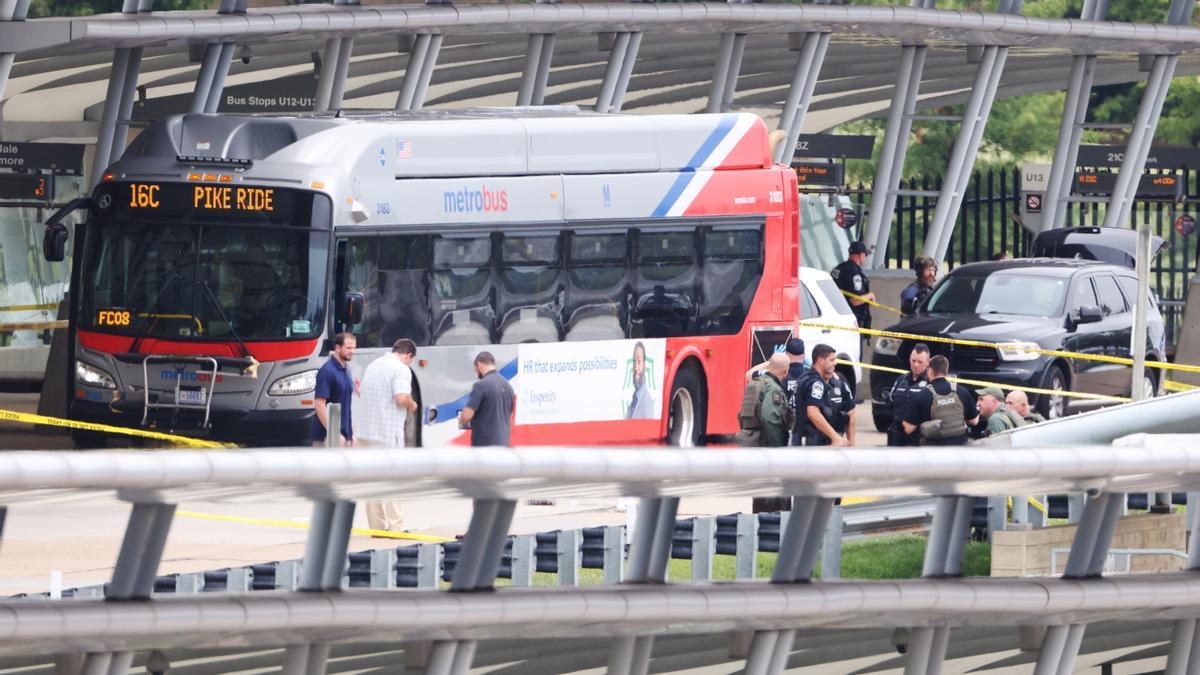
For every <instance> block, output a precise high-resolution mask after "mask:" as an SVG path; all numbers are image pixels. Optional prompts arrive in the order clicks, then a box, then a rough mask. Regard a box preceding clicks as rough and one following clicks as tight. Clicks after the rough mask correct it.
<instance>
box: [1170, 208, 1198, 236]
mask: <svg viewBox="0 0 1200 675" xmlns="http://www.w3.org/2000/svg"><path fill="white" fill-rule="evenodd" d="M1175 231H1176V232H1178V233H1179V234H1182V235H1183V236H1185V237H1186V236H1188V235H1189V234H1191V233H1193V232H1195V231H1196V219H1195V218H1193V217H1192V216H1190V215H1188V214H1186V213H1184V214H1181V215H1180V216H1179V217H1178V218H1176V219H1175Z"/></svg>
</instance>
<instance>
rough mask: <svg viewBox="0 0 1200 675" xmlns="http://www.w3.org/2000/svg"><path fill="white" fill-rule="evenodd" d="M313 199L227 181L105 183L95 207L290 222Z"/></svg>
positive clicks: (135, 215)
mask: <svg viewBox="0 0 1200 675" xmlns="http://www.w3.org/2000/svg"><path fill="white" fill-rule="evenodd" d="M300 201H303V204H300ZM311 203H312V196H311V193H307V192H303V191H299V190H291V189H288V188H277V187H267V186H261V185H259V186H254V185H238V184H232V183H228V182H225V183H220V182H218V183H209V182H187V183H164V182H155V181H132V182H127V183H125V182H122V183H104V184H101V186H100V188H99V190H98V194H97V198H96V208H97V210H98V211H99V212H100V213H101V214H102V215H104V216H109V217H115V218H130V219H140V218H155V219H162V218H196V219H201V220H211V219H214V218H222V217H229V218H238V219H241V218H245V219H248V220H253V221H269V222H286V221H289V220H291V218H292V215H293V213H295V212H297V208H299V213H302V214H307V213H308V212H309V211H310V210H311ZM305 217H306V218H307V215H306V216H305Z"/></svg>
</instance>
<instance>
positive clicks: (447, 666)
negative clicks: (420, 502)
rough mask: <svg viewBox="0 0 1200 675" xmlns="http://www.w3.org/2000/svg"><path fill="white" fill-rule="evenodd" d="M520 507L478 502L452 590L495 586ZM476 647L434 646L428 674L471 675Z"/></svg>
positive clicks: (462, 643) (505, 502)
mask: <svg viewBox="0 0 1200 675" xmlns="http://www.w3.org/2000/svg"><path fill="white" fill-rule="evenodd" d="M516 508H517V503H516V502H514V501H512V500H501V499H476V500H475V507H474V510H473V511H472V512H471V522H470V523H469V524H468V525H467V534H466V536H465V537H463V545H462V550H461V552H460V553H459V557H458V563H457V564H455V566H454V577H453V579H452V580H451V581H450V590H451V591H458V592H471V591H480V590H490V589H491V588H492V587H493V585H494V583H495V581H496V573H497V572H498V571H499V570H500V559H501V558H502V557H503V556H504V546H505V543H506V542H507V541H508V530H509V528H510V527H511V526H512V519H513V514H514V513H515V512H516ZM475 648H476V643H475V641H473V640H446V641H441V642H436V643H434V645H433V650H432V651H431V653H430V656H429V665H428V666H426V668H425V673H426V675H458V674H459V673H463V674H465V673H467V672H468V671H469V670H470V668H471V661H472V660H473V659H474V657H475Z"/></svg>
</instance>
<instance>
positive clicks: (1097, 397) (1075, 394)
mask: <svg viewBox="0 0 1200 675" xmlns="http://www.w3.org/2000/svg"><path fill="white" fill-rule="evenodd" d="M837 362H838V363H840V364H843V365H847V366H861V367H863V368H866V369H868V370H882V371H884V372H887V373H896V374H897V375H902V374H907V373H908V372H909V371H907V370H903V369H901V368H891V367H888V366H877V365H874V364H871V363H861V362H858V361H849V360H846V359H837ZM946 379H947V380H950V381H951V382H958V383H961V384H967V385H971V386H973V387H1000V388H1001V389H1020V390H1021V391H1027V392H1029V393H1031V394H1048V395H1050V396H1064V397H1068V398H1086V399H1090V400H1093V401H1113V402H1117V403H1128V402H1129V401H1130V400H1132V399H1129V398H1127V397H1124V396H1107V395H1105V394H1088V393H1086V392H1082V391H1067V390H1065V389H1039V388H1038V387H1026V386H1022V385H1015V384H1002V383H1000V382H988V381H986V380H972V379H969V378H966V377H952V376H951V377H947V378H946Z"/></svg>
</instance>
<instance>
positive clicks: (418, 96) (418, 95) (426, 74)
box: [409, 33, 445, 110]
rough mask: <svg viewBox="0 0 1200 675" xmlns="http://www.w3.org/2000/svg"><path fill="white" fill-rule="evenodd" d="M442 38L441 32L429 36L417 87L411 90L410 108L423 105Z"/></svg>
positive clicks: (417, 107)
mask: <svg viewBox="0 0 1200 675" xmlns="http://www.w3.org/2000/svg"><path fill="white" fill-rule="evenodd" d="M444 38H445V36H443V35H442V34H441V33H435V34H433V35H430V36H429V48H428V49H427V50H426V52H425V58H424V59H422V60H421V74H420V77H419V78H418V79H417V88H416V90H415V91H414V92H413V97H412V104H411V106H410V108H409V109H410V110H420V109H421V108H423V107H425V94H427V93H428V92H429V81H430V80H432V79H433V69H434V67H435V66H437V61H438V55H439V54H441V52H442V40H443V39H444Z"/></svg>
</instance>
